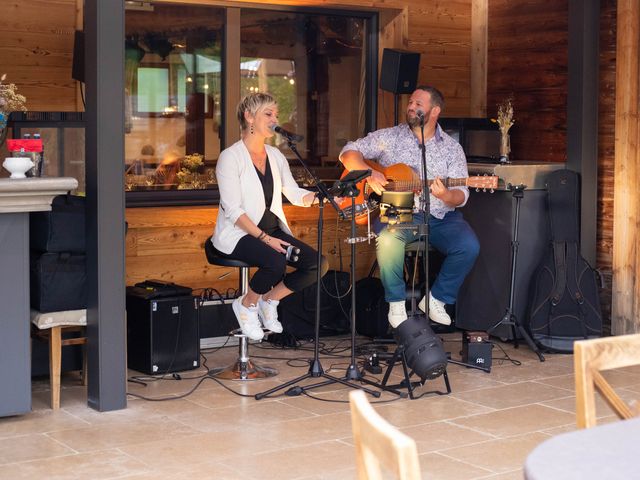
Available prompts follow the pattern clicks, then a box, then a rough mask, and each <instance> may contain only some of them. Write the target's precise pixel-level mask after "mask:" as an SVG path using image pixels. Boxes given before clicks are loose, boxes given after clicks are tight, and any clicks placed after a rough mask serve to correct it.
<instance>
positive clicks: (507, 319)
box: [487, 184, 544, 362]
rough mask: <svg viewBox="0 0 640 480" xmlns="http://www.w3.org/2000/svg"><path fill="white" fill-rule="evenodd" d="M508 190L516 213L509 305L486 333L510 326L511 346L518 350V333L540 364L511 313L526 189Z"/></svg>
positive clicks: (520, 186)
mask: <svg viewBox="0 0 640 480" xmlns="http://www.w3.org/2000/svg"><path fill="white" fill-rule="evenodd" d="M508 188H509V190H511V191H512V192H513V198H515V199H516V212H515V218H514V221H513V237H512V238H513V239H512V241H511V279H510V281H509V305H508V306H507V309H506V311H505V312H504V315H503V317H502V318H501V319H500V320H499V321H498V322H497V323H496V324H495V325H494V326H493V327H491V328H490V329H489V330H487V333H488V334H489V335H491V334H492V332H493V331H494V330H495V329H496V328H498V327H499V326H500V325H508V326H511V332H512V334H513V346H514V347H515V348H518V333H520V334H521V335H522V338H524V340H525V342H527V345H529V348H531V350H533V351H534V352H535V353H536V355H538V358H539V359H540V361H541V362H544V356H543V355H542V352H541V351H540V349H539V348H538V347H537V346H536V344H535V343H534V342H533V339H532V338H531V336H530V335H529V333H528V332H527V331H526V330H525V328H524V327H523V326H522V323H520V321H519V320H518V316H517V315H516V314H515V313H514V312H513V304H514V303H515V297H516V291H515V284H516V267H517V261H518V246H519V245H520V242H518V223H519V221H520V201H521V200H522V198H523V197H524V190H525V189H526V188H527V186H526V185H522V184H520V185H511V184H509V185H508Z"/></svg>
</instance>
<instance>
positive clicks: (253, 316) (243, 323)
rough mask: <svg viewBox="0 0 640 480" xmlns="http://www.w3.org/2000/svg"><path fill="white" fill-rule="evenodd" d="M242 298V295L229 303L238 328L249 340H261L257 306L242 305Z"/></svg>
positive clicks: (261, 332) (262, 334) (262, 333)
mask: <svg viewBox="0 0 640 480" xmlns="http://www.w3.org/2000/svg"><path fill="white" fill-rule="evenodd" d="M243 299H244V295H242V296H241V297H238V298H236V299H235V300H234V301H233V303H232V304H231V308H232V309H233V313H235V315H236V319H237V320H238V324H239V325H240V329H241V330H242V333H244V334H245V335H246V336H247V337H249V339H250V340H262V339H263V338H264V332H263V331H262V327H261V326H260V320H258V307H257V306H255V305H251V306H250V307H245V306H244V305H242V300H243Z"/></svg>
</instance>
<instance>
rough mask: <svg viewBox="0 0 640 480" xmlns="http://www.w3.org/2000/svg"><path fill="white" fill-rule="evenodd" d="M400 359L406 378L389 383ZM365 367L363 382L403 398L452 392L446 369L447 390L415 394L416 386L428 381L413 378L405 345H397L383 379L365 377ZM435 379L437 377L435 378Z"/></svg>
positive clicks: (445, 381) (443, 375) (445, 382)
mask: <svg viewBox="0 0 640 480" xmlns="http://www.w3.org/2000/svg"><path fill="white" fill-rule="evenodd" d="M398 361H401V363H402V372H403V374H404V379H403V380H402V381H401V382H400V383H396V384H393V385H389V384H388V382H389V377H390V376H391V372H392V371H393V369H394V367H395V366H396V363H397V362H398ZM364 370H365V369H364V368H363V369H362V378H361V379H360V381H361V382H364V383H366V384H368V385H371V386H374V387H377V388H379V389H380V390H383V391H385V392H390V393H393V394H395V395H398V396H399V397H401V398H407V397H409V399H411V400H417V399H418V398H422V397H424V396H425V395H431V394H436V395H449V394H450V393H451V384H450V383H449V375H448V374H447V371H446V370H445V371H444V373H443V374H442V377H443V378H444V384H445V387H446V389H447V391H446V392H443V391H440V390H431V391H428V392H423V393H421V394H420V395H418V396H416V395H414V393H413V392H414V390H415V389H416V387H421V386H423V385H424V383H425V382H426V380H425V382H421V381H417V380H413V381H412V380H411V375H413V371H411V370H409V367H407V359H406V356H405V352H404V347H402V346H397V347H396V349H395V351H394V352H393V354H392V355H391V358H389V359H388V360H387V370H386V372H385V373H384V376H383V377H382V381H380V382H379V383H378V382H374V381H372V380H368V379H367V378H364V375H365V373H364ZM434 380H435V379H434ZM399 388H403V389H404V388H406V389H407V391H406V392H402V391H400V390H398V389H399Z"/></svg>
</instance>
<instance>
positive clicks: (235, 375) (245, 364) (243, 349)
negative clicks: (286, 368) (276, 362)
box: [209, 329, 278, 380]
mask: <svg viewBox="0 0 640 480" xmlns="http://www.w3.org/2000/svg"><path fill="white" fill-rule="evenodd" d="M230 333H231V334H233V336H234V337H237V338H238V339H239V342H240V343H239V344H238V358H237V360H236V361H235V363H232V364H231V365H229V366H227V367H218V368H212V369H211V370H209V374H210V375H212V376H214V377H216V378H221V379H223V380H256V379H258V378H267V377H273V376H275V375H277V374H278V371H277V370H276V369H275V368H271V367H261V366H259V365H256V364H255V363H254V362H252V361H251V359H250V358H249V341H248V339H247V336H246V335H245V334H243V333H242V332H241V331H240V330H239V329H238V330H234V331H233V332H230Z"/></svg>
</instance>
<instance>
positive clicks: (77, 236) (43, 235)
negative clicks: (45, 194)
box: [29, 194, 86, 253]
mask: <svg viewBox="0 0 640 480" xmlns="http://www.w3.org/2000/svg"><path fill="white" fill-rule="evenodd" d="M85 202H86V199H85V197H78V196H75V195H69V194H67V195H58V196H56V197H54V198H53V200H52V202H51V211H49V212H31V213H30V214H29V232H30V233H29V239H30V240H29V246H30V247H31V249H32V250H37V251H39V252H55V253H60V252H71V253H84V252H85V251H86V242H85V231H84V229H85Z"/></svg>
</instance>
